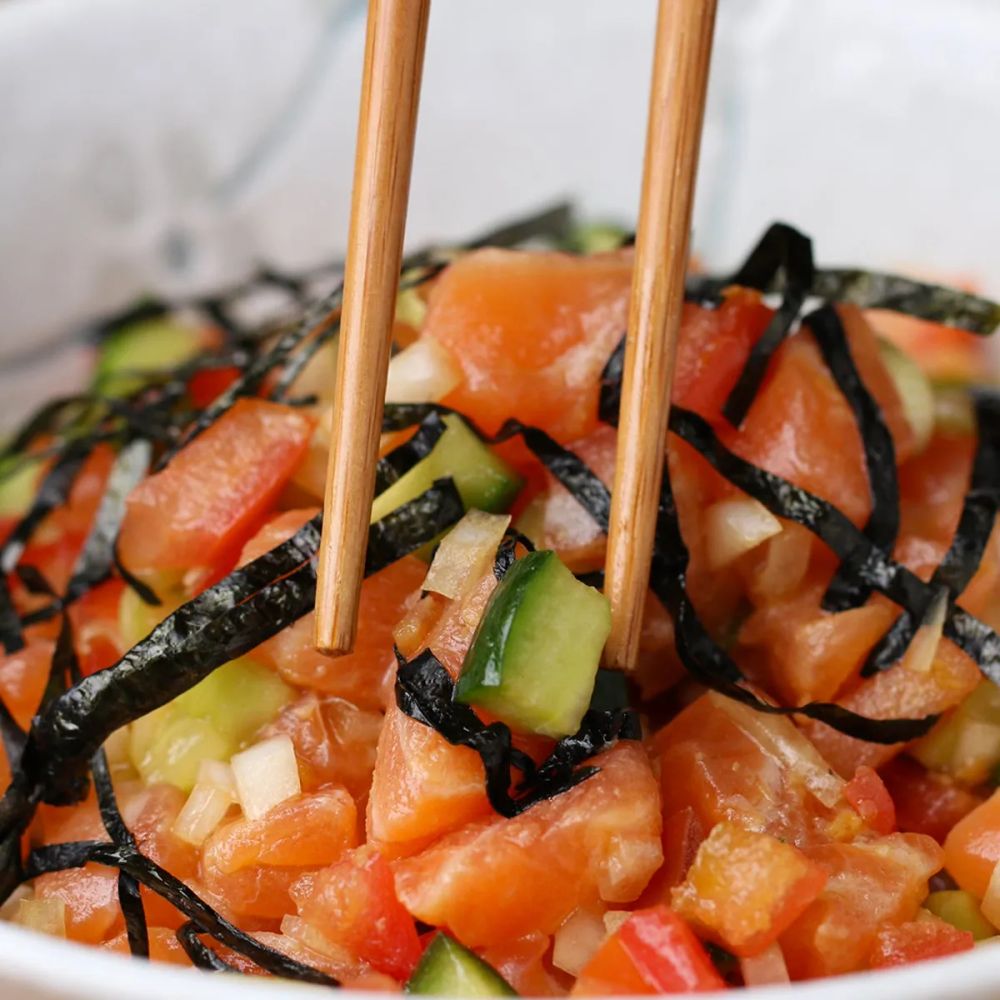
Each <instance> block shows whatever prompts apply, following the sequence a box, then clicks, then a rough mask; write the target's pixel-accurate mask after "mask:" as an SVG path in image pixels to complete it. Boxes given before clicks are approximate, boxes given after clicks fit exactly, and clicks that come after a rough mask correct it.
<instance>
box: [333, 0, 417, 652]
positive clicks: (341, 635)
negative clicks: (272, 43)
mask: <svg viewBox="0 0 1000 1000" xmlns="http://www.w3.org/2000/svg"><path fill="white" fill-rule="evenodd" d="M429 13H430V0H369V2H368V28H367V36H366V42H365V65H364V78H363V82H362V87H361V110H360V114H359V119H358V140H357V149H356V152H355V158H354V190H353V194H352V198H351V225H350V231H349V235H348V249H347V264H346V269H345V273H344V304H343V309H342V312H341V327H340V348H339V354H338V363H337V381H336V385H335V390H334V404H333V427H332V432H331V442H330V459H329V464H328V466H327V476H326V498H325V503H324V517H323V536H322V541H321V543H320V552H319V578H318V581H317V586H316V645H317V647H318V648H320V649H322V650H324V651H326V652H329V653H344V652H347V651H349V650H350V649H351V648H352V647H353V645H354V638H355V634H356V631H357V618H358V601H359V592H360V589H361V580H362V578H363V576H364V568H365V552H366V547H367V546H366V539H367V537H368V523H369V520H370V518H371V507H372V495H373V492H374V483H375V463H376V461H377V458H378V442H379V435H380V432H381V428H382V409H383V404H384V402H385V384H386V376H387V372H388V368H389V349H390V341H391V337H392V323H393V318H394V315H395V307H396V290H397V287H398V284H399V268H400V261H401V258H402V251H403V232H404V229H405V222H406V203H407V199H408V196H409V188H410V168H411V164H412V162H413V140H414V134H415V132H416V123H417V104H418V101H419V96H420V77H421V71H422V69H423V60H424V41H425V39H426V36H427V19H428V15H429Z"/></svg>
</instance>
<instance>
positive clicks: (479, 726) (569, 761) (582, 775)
mask: <svg viewBox="0 0 1000 1000" xmlns="http://www.w3.org/2000/svg"><path fill="white" fill-rule="evenodd" d="M396 655H397V659H398V660H399V669H398V672H397V674H396V704H397V705H398V706H399V708H400V710H401V711H402V712H404V713H405V714H406V715H408V716H410V718H412V719H415V720H416V721H417V722H420V723H422V724H423V725H425V726H429V727H430V728H431V729H434V730H435V731H436V732H437V733H439V734H440V735H441V736H443V737H444V738H445V739H446V740H447V741H448V742H449V743H451V744H453V745H455V746H466V747H469V748H470V749H472V750H475V751H476V753H478V754H479V757H480V759H481V760H482V762H483V769H484V771H485V772H486V794H487V796H488V797H489V800H490V804H491V805H492V806H493V808H494V809H495V810H496V811H497V812H498V813H499V814H500V815H501V816H506V817H507V818H510V817H513V816H517V815H519V814H520V813H522V812H524V811H525V810H526V809H529V808H530V807H531V806H533V805H535V804H536V803H538V802H541V801H543V800H544V799H550V798H554V797H555V796H557V795H561V794H562V793H563V792H566V791H568V790H569V789H570V788H572V787H574V786H575V785H578V784H579V783H580V782H581V781H585V780H586V779H587V778H589V777H592V776H593V775H595V774H597V773H598V771H599V770H600V769H599V768H596V767H592V766H584V767H580V766H579V765H581V764H582V763H583V762H584V761H585V760H587V759H589V758H591V757H594V756H596V755H597V754H599V753H601V751H603V750H607V749H609V748H610V747H612V746H614V744H615V743H617V742H618V740H620V739H640V738H641V735H642V733H641V727H640V725H639V720H638V717H637V716H636V715H635V713H634V712H633V711H632V710H631V709H629V708H627V707H618V706H616V707H614V708H612V709H607V710H601V709H597V708H591V709H590V710H588V711H587V712H586V713H585V715H584V717H583V721H582V723H581V725H580V728H579V730H578V731H577V732H576V733H574V734H573V735H572V736H567V737H565V738H564V739H561V740H560V741H559V742H558V743H556V745H555V747H554V748H553V750H552V752H551V753H550V754H549V756H548V757H547V758H546V759H545V760H544V761H542V763H541V764H539V765H538V766H537V767H536V766H535V765H534V763H533V761H532V760H531V758H530V757H528V756H527V755H526V754H524V753H522V752H521V751H519V750H518V749H517V748H516V747H514V746H513V745H512V743H511V732H510V729H509V728H508V727H507V726H506V725H504V724H503V723H502V722H493V723H490V724H489V725H487V724H485V723H484V722H483V721H482V720H481V719H480V718H479V717H478V716H477V715H476V713H475V712H474V711H473V710H472V709H471V708H470V707H469V706H468V705H462V704H459V703H458V702H456V701H455V700H454V692H455V685H454V682H453V681H452V679H451V677H450V675H449V674H448V671H447V670H445V668H444V667H443V666H442V665H441V663H440V661H439V660H438V659H437V658H436V657H435V656H434V654H433V653H432V652H431V651H430V650H425V651H424V652H422V653H420V654H419V655H418V656H417V657H415V658H414V659H413V660H410V661H409V662H407V661H405V660H404V659H403V658H402V657H401V656H400V655H399V653H398V652H397V654H396ZM515 769H516V770H518V771H520V772H521V775H522V778H521V780H520V781H519V782H517V784H516V792H517V795H515V796H512V795H511V794H510V786H511V781H512V773H513V770H515Z"/></svg>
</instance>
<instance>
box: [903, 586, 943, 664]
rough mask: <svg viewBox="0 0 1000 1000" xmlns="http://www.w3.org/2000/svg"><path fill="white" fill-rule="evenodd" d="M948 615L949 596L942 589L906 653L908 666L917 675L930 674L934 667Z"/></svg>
mask: <svg viewBox="0 0 1000 1000" xmlns="http://www.w3.org/2000/svg"><path fill="white" fill-rule="evenodd" d="M947 613H948V594H947V591H945V589H944V588H943V587H942V588H941V590H940V591H938V594H937V597H935V598H934V601H933V602H932V604H931V606H930V607H929V608H928V609H927V614H926V615H925V616H924V620H923V621H922V622H921V623H920V628H918V629H917V631H916V634H915V635H914V636H913V640H912V641H911V642H910V648H909V649H908V650H907V651H906V666H907V669H909V670H915V671H917V673H921V674H929V673H930V671H931V667H933V666H934V658H935V657H936V656H937V650H938V646H939V645H940V644H941V636H942V634H943V633H944V621H945V618H946V617H947Z"/></svg>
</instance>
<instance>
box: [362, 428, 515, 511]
mask: <svg viewBox="0 0 1000 1000" xmlns="http://www.w3.org/2000/svg"><path fill="white" fill-rule="evenodd" d="M444 422H445V424H446V425H447V429H446V430H445V432H444V433H443V434H442V435H441V437H440V439H439V440H438V443H437V444H436V445H435V446H434V449H433V451H431V453H430V454H429V455H428V456H427V457H426V458H425V459H423V460H422V461H420V462H418V463H417V464H416V465H415V466H414V467H413V468H412V469H410V471H409V472H407V473H406V475H404V476H401V477H400V478H399V479H398V480H397V481H396V482H395V483H393V484H392V486H390V487H389V489H387V490H386V491H385V492H384V493H380V494H379V495H378V496H377V497H376V498H375V502H374V503H373V504H372V523H373V524H374V522H375V521H380V520H381V519H382V518H383V517H385V515H386V514H388V513H390V511H393V510H395V509H396V508H397V507H400V506H401V505H402V504H404V503H406V502H407V501H409V500H412V499H413V498H414V497H418V496H420V494H421V493H423V492H424V491H425V490H428V489H430V487H431V485H432V484H433V482H434V480H435V479H441V478H442V477H444V476H451V478H452V479H454V480H455V486H456V487H457V488H458V492H459V493H460V494H461V496H462V503H464V504H465V507H466V509H467V510H471V509H473V508H477V509H479V510H485V511H488V512H489V513H491V514H496V513H499V512H501V511H504V510H506V509H507V508H508V507H509V506H510V504H511V502H512V501H513V499H514V496H515V495H516V494H517V491H518V490H519V489H520V488H521V479H520V477H519V476H518V475H517V474H516V473H515V472H514V470H513V469H511V467H510V466H509V465H508V464H507V463H506V462H505V461H503V459H500V458H497V456H496V455H494V454H493V452H492V451H490V449H489V448H487V447H486V445H485V444H483V442H482V441H480V440H479V438H478V437H477V436H476V435H475V434H474V433H473V432H472V431H471V430H470V429H469V426H468V424H466V422H465V421H464V420H462V418H461V417H459V416H457V415H455V414H449V415H448V416H446V417H445V418H444Z"/></svg>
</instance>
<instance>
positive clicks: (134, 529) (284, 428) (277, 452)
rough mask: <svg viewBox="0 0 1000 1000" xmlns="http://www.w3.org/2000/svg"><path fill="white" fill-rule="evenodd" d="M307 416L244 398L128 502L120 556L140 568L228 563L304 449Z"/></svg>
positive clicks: (308, 428)
mask: <svg viewBox="0 0 1000 1000" xmlns="http://www.w3.org/2000/svg"><path fill="white" fill-rule="evenodd" d="M312 428H313V421H312V418H311V417H309V416H308V415H307V414H305V413H303V412H302V411H301V410H296V409H293V408H292V407H289V406H283V405H281V404H279V403H270V402H266V401H265V400H261V399H241V400H239V401H237V403H236V404H235V405H234V406H233V408H232V409H231V410H229V411H228V412H227V413H225V414H224V415H223V416H222V417H221V418H220V419H219V420H218V421H217V422H216V423H214V424H213V425H212V426H211V427H209V428H208V430H206V431H204V432H203V433H202V434H201V435H199V436H198V437H196V438H195V439H194V440H193V441H192V442H191V443H190V444H189V445H188V446H187V447H185V448H184V449H183V450H182V451H181V452H180V453H179V454H178V455H177V456H176V457H175V458H174V459H173V461H172V462H171V463H170V464H169V465H168V466H167V468H165V469H163V470H162V471H161V472H158V473H156V474H155V475H153V476H150V477H149V478H148V479H146V480H144V481H143V482H142V483H140V484H139V485H138V486H137V487H136V488H135V489H134V490H133V491H132V493H131V495H130V496H129V498H128V501H127V507H126V513H125V519H124V522H123V523H122V529H121V534H120V536H119V551H120V553H121V557H122V561H123V562H124V563H125V565H126V566H128V567H129V569H131V570H133V571H137V572H143V571H150V570H164V569H183V570H190V569H191V568H192V567H210V568H215V567H218V566H220V565H226V564H229V565H231V564H232V562H233V561H235V558H236V555H237V554H238V552H239V550H240V548H241V547H242V546H243V544H244V543H245V542H246V541H247V539H248V538H249V537H250V536H251V535H252V534H253V533H254V531H255V530H256V528H257V527H258V525H259V524H260V521H261V519H262V518H263V517H264V515H265V514H266V513H267V511H268V510H269V509H270V508H271V506H272V505H273V504H274V501H275V500H276V499H277V497H278V494H279V493H280V492H281V489H282V487H283V486H284V485H285V483H286V482H287V481H288V479H289V477H290V476H291V474H292V472H293V471H294V469H295V466H296V464H297V463H298V461H299V459H300V458H301V456H302V454H303V453H304V451H305V448H306V446H307V444H308V442H309V436H310V434H311V433H312Z"/></svg>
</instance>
